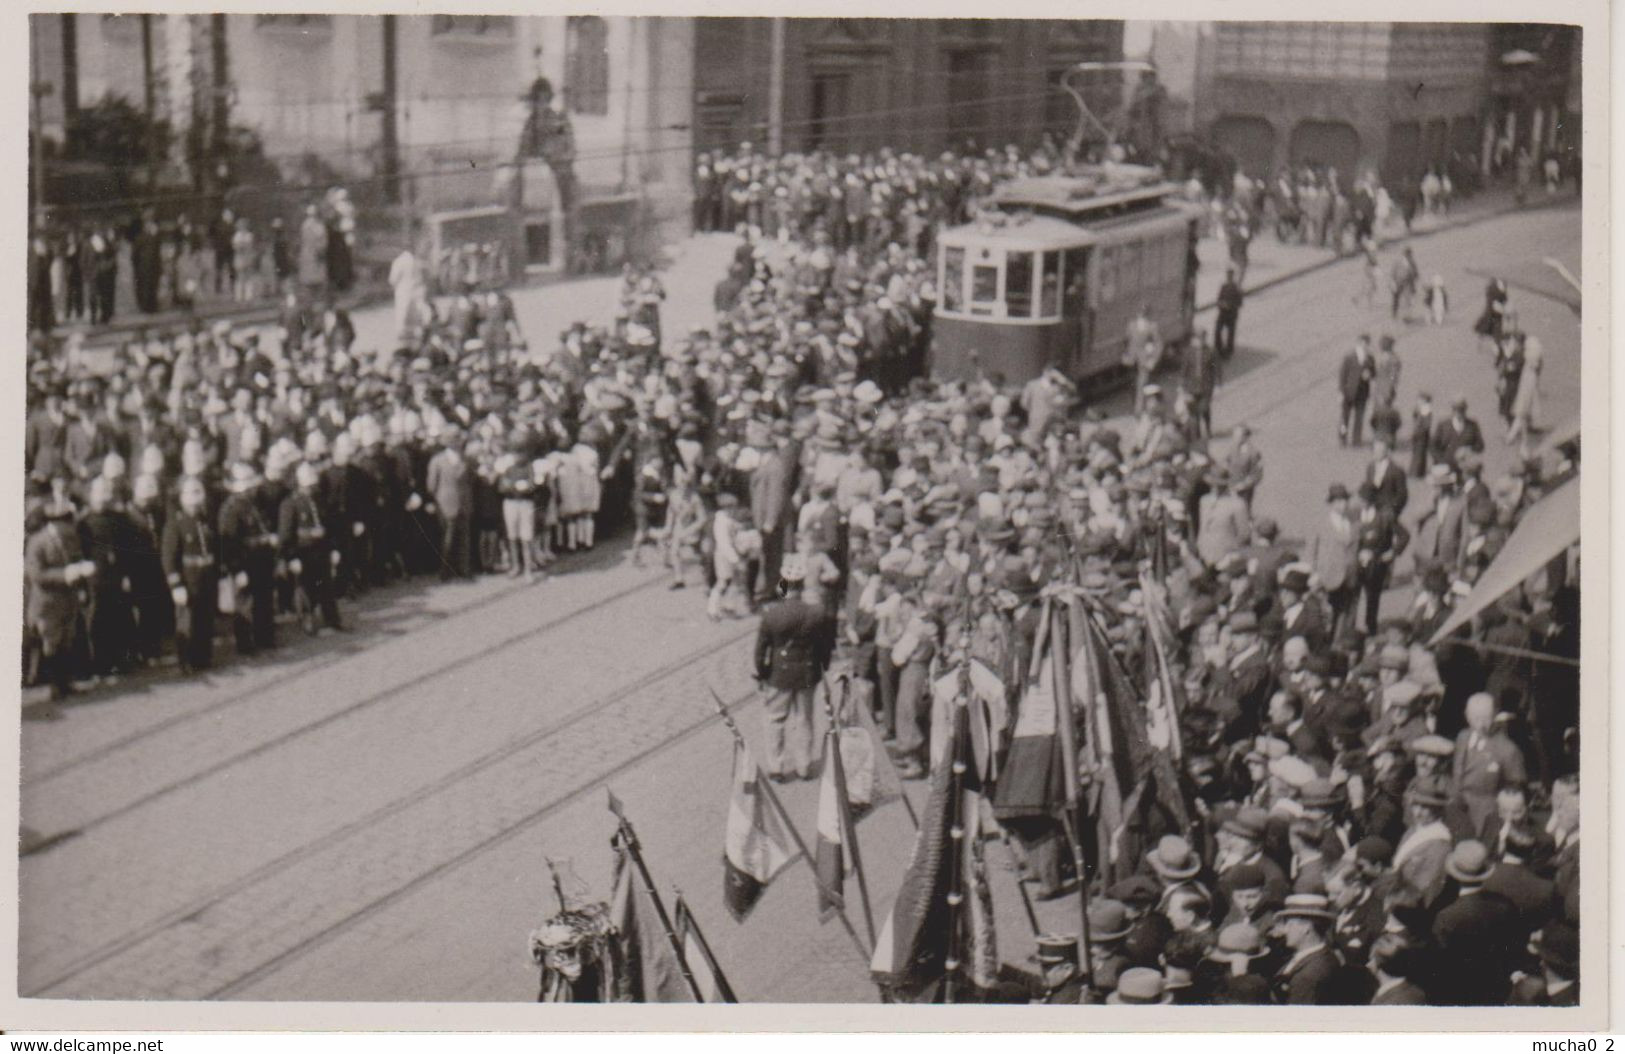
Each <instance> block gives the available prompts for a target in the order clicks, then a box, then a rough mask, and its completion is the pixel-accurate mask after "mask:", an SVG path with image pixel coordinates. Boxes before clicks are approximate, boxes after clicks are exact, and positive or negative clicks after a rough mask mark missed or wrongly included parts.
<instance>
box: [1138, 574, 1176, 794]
mask: <svg viewBox="0 0 1625 1054" xmlns="http://www.w3.org/2000/svg"><path fill="white" fill-rule="evenodd" d="M1140 595H1141V597H1143V598H1144V601H1145V648H1144V651H1145V695H1146V699H1145V712H1146V731H1147V737H1148V738H1149V740H1150V742H1151V748H1152V749H1153V750H1157V751H1160V752H1162V753H1163V754H1165V755H1166V756H1167V757H1168V758H1169V759H1171V761H1172V762H1173V763H1176V764H1177V763H1178V762H1179V760H1180V758H1181V757H1183V756H1184V743H1183V741H1182V737H1181V736H1180V731H1179V717H1180V715H1181V714H1183V713H1184V712H1185V686H1184V683H1183V682H1182V681H1181V680H1180V679H1179V678H1178V677H1175V676H1174V668H1173V662H1172V658H1171V657H1172V656H1173V654H1174V628H1173V618H1172V616H1171V615H1170V614H1169V612H1168V604H1167V599H1166V597H1165V596H1164V591H1163V589H1162V587H1161V586H1160V585H1158V584H1157V583H1156V582H1153V581H1151V580H1150V579H1148V578H1147V577H1146V576H1145V575H1144V574H1142V575H1141V576H1140Z"/></svg>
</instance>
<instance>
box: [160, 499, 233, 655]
mask: <svg viewBox="0 0 1625 1054" xmlns="http://www.w3.org/2000/svg"><path fill="white" fill-rule="evenodd" d="M205 499H206V495H205V493H204V488H203V481H202V480H201V479H199V478H197V477H196V476H187V477H186V478H185V479H183V480H182V481H181V487H180V508H179V509H178V510H177V511H176V512H175V514H174V515H173V516H171V517H170V518H169V522H168V523H166V524H165V525H164V541H163V547H162V555H163V561H164V575H165V577H166V578H167V579H168V581H169V589H170V595H171V596H173V597H174V599H175V627H176V637H177V640H176V652H177V654H178V656H179V658H180V664H181V669H182V671H184V672H191V671H193V670H202V669H206V668H207V667H208V666H209V665H210V663H212V662H213V661H214V615H215V610H216V608H217V606H218V604H219V597H218V590H219V582H220V570H219V566H218V564H217V562H216V561H217V553H216V549H217V547H218V546H217V541H218V540H217V538H216V536H215V531H214V528H213V527H211V526H210V524H209V518H208V516H206V515H205V514H204V504H205Z"/></svg>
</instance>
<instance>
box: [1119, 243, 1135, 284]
mask: <svg viewBox="0 0 1625 1054" xmlns="http://www.w3.org/2000/svg"><path fill="white" fill-rule="evenodd" d="M1140 284H1141V279H1140V243H1139V242H1129V243H1128V244H1127V245H1120V246H1118V247H1117V295H1118V296H1133V295H1134V294H1135V293H1137V292H1139V290H1140Z"/></svg>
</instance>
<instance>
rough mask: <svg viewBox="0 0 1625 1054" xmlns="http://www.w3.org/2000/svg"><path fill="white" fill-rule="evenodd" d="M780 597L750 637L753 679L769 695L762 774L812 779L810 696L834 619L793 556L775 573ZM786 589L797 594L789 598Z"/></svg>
mask: <svg viewBox="0 0 1625 1054" xmlns="http://www.w3.org/2000/svg"><path fill="white" fill-rule="evenodd" d="M780 576H781V578H782V582H781V583H780V585H779V592H780V594H781V596H783V597H784V599H782V600H779V601H776V602H775V603H773V604H770V605H768V607H767V609H766V610H765V611H764V612H763V613H762V622H761V626H760V628H759V629H758V630H757V635H756V680H757V681H758V682H759V683H760V684H762V685H763V686H764V687H765V688H767V690H768V691H769V693H770V694H769V695H768V699H767V702H766V704H765V706H764V707H763V720H764V721H765V722H766V724H767V772H768V776H769V777H770V778H772V779H773V780H774V781H775V782H779V783H782V782H784V781H785V780H787V779H792V778H795V779H811V778H812V776H813V693H814V690H815V689H816V688H817V687H818V683H819V682H820V681H821V680H823V678H824V671H825V670H827V669H828V668H829V662H830V659H831V658H832V657H833V655H834V653H835V619H834V618H833V617H831V615H830V614H829V610H828V608H826V607H825V606H824V604H823V600H822V593H821V590H820V589H819V587H818V585H817V583H816V582H815V583H812V585H811V587H810V588H809V587H808V586H807V584H806V581H805V580H806V578H807V572H806V568H805V567H804V566H802V563H801V559H800V557H799V556H791V557H789V558H787V559H786V560H785V562H784V566H783V567H782V568H781V569H780ZM792 590H799V593H798V594H797V595H791V591H792Z"/></svg>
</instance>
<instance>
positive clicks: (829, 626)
mask: <svg viewBox="0 0 1625 1054" xmlns="http://www.w3.org/2000/svg"><path fill="white" fill-rule="evenodd" d="M834 652H835V620H834V619H833V618H832V617H830V615H829V614H828V612H826V611H825V609H824V608H823V607H820V606H816V605H813V604H809V603H807V602H806V601H804V600H802V599H801V598H799V597H791V598H789V599H787V600H781V601H779V602H777V603H775V604H773V605H771V606H769V607H768V609H767V610H766V611H765V612H764V613H763V614H762V622H761V626H760V628H759V629H758V630H757V634H756V678H757V680H760V681H763V682H765V683H766V684H768V685H769V686H770V687H773V688H779V689H783V690H786V691H800V690H805V689H811V688H816V687H817V686H818V682H819V681H820V680H822V679H823V676H824V671H825V670H826V669H828V667H829V660H830V658H831V656H832V655H833V654H834Z"/></svg>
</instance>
